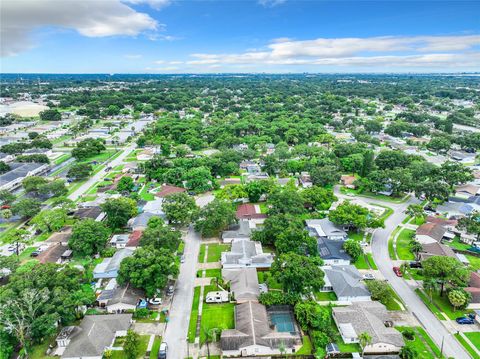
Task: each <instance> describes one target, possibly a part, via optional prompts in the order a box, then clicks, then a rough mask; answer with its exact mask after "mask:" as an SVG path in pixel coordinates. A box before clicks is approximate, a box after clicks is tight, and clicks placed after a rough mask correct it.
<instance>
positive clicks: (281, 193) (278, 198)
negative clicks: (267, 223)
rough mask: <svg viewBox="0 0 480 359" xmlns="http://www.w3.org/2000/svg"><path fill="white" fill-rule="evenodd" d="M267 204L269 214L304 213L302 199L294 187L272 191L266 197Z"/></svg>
mask: <svg viewBox="0 0 480 359" xmlns="http://www.w3.org/2000/svg"><path fill="white" fill-rule="evenodd" d="M268 204H269V205H270V208H269V209H268V213H269V214H270V215H276V214H291V215H300V214H303V213H305V207H304V200H303V198H302V196H301V195H300V193H299V192H298V191H297V190H296V189H289V188H284V189H282V190H277V191H275V192H273V193H272V194H270V196H269V198H268Z"/></svg>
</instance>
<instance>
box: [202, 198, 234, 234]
mask: <svg viewBox="0 0 480 359" xmlns="http://www.w3.org/2000/svg"><path fill="white" fill-rule="evenodd" d="M235 220H236V217H235V209H234V207H233V206H232V204H231V203H228V202H226V201H222V200H219V199H214V200H213V201H212V202H210V203H209V204H207V205H206V206H205V207H203V208H202V209H201V210H200V214H199V216H198V220H197V221H196V222H195V229H196V230H197V231H199V232H200V233H201V234H202V236H204V237H211V236H214V235H217V234H218V233H219V232H221V231H223V230H224V229H226V228H227V227H228V226H229V225H231V224H233V223H234V222H235Z"/></svg>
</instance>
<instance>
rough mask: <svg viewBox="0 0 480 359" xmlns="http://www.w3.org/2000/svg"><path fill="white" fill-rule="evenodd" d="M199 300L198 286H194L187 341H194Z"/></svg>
mask: <svg viewBox="0 0 480 359" xmlns="http://www.w3.org/2000/svg"><path fill="white" fill-rule="evenodd" d="M199 302H200V287H195V288H194V290H193V303H192V312H191V314H190V323H189V324H188V342H189V343H193V342H194V341H195V335H196V334H197V333H196V332H197V319H198V304H199Z"/></svg>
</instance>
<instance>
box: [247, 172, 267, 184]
mask: <svg viewBox="0 0 480 359" xmlns="http://www.w3.org/2000/svg"><path fill="white" fill-rule="evenodd" d="M269 178H270V176H269V175H268V173H267V172H258V173H249V174H248V176H247V182H252V181H265V180H268V179H269Z"/></svg>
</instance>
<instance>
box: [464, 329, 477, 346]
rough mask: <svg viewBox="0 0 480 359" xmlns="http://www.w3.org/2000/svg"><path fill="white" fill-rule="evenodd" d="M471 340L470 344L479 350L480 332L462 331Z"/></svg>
mask: <svg viewBox="0 0 480 359" xmlns="http://www.w3.org/2000/svg"><path fill="white" fill-rule="evenodd" d="M463 334H465V336H466V337H467V338H468V340H470V341H471V342H472V344H473V345H474V346H475V348H477V349H478V350H480V332H466V333H463Z"/></svg>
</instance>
